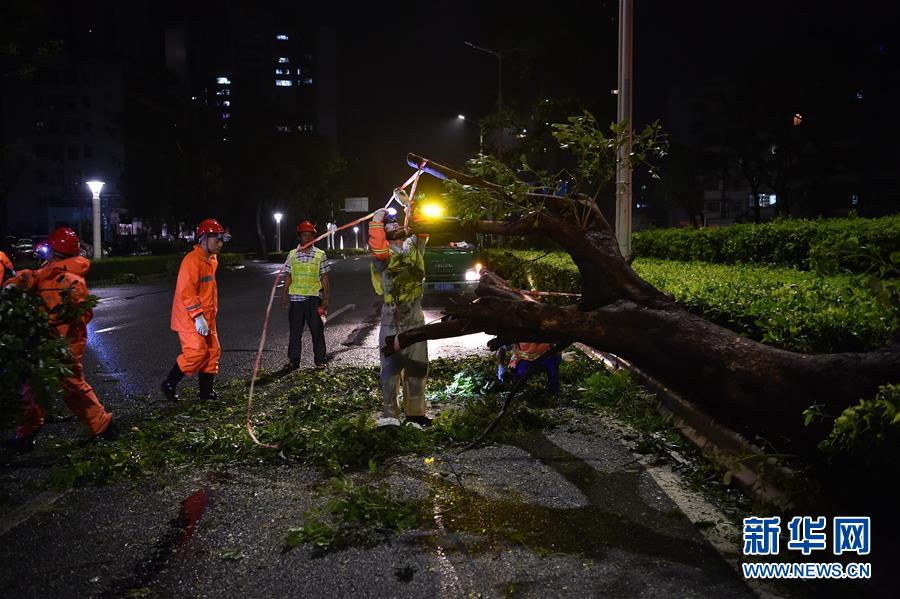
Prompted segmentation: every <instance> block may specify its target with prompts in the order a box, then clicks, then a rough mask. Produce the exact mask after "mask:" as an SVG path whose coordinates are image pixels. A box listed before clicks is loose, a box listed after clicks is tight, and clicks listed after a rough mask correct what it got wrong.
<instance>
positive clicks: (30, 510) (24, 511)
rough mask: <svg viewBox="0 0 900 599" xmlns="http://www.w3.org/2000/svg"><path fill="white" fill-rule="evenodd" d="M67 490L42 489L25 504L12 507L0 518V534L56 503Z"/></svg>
mask: <svg viewBox="0 0 900 599" xmlns="http://www.w3.org/2000/svg"><path fill="white" fill-rule="evenodd" d="M68 492H69V490H68V489H67V490H65V491H44V492H43V493H41V494H40V495H38V496H37V497H35V498H34V499H32V500H30V501H29V502H28V503H26V504H25V505H23V506H21V507H18V508H16V509H14V510H13V511H12V512H10V513H9V514H7V515H6V517H5V518H3V519H2V520H0V536H3V535H5V534H6V533H8V532H9V531H10V530H12V529H13V528H15V527H17V526H18V525H20V524H22V523H23V522H26V521H27V520H28V519H29V518H31V517H32V516H33V515H35V514H36V513H38V512H40V511H43V510H46V509H47V508H49V507H50V506H51V505H53V504H54V503H56V500H57V499H59V498H60V497H62V496H63V495H66V494H67V493H68Z"/></svg>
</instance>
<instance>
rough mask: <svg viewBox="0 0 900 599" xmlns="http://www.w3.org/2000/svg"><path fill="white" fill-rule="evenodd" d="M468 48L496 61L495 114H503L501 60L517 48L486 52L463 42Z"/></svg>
mask: <svg viewBox="0 0 900 599" xmlns="http://www.w3.org/2000/svg"><path fill="white" fill-rule="evenodd" d="M463 43H464V44H465V45H467V46H468V47H470V48H472V49H474V50H480V51H481V52H487V53H488V54H490V55H491V56H493V57H494V58H496V59H497V114H500V113H501V112H503V58H504V57H506V56H509V55H510V54H512V53H513V52H515V51H516V50H517V49H518V48H512V49H511V50H488V49H487V48H482V47H481V46H476V45H475V44H473V43H472V42H463Z"/></svg>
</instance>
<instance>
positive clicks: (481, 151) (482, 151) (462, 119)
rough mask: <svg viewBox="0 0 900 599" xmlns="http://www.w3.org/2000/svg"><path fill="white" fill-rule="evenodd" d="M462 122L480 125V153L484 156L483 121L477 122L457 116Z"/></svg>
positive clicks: (463, 116)
mask: <svg viewBox="0 0 900 599" xmlns="http://www.w3.org/2000/svg"><path fill="white" fill-rule="evenodd" d="M456 118H457V119H459V120H460V121H467V122H470V123H475V124H476V125H478V153H479V154H484V125H482V124H481V121H476V120H475V119H469V118H466V115H464V114H459V115H457V116H456Z"/></svg>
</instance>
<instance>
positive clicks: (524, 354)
mask: <svg viewBox="0 0 900 599" xmlns="http://www.w3.org/2000/svg"><path fill="white" fill-rule="evenodd" d="M550 347H551V344H550V343H530V342H519V343H516V347H515V349H513V352H512V357H511V358H510V360H509V367H510V368H515V367H516V364H518V363H519V361H520V360H527V361H528V362H534V361H535V360H537V359H539V358H541V357H542V356H543V355H544V354H545V353H546V352H547V350H548V349H550Z"/></svg>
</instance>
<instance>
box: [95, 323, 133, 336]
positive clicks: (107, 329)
mask: <svg viewBox="0 0 900 599" xmlns="http://www.w3.org/2000/svg"><path fill="white" fill-rule="evenodd" d="M133 325H134V323H133V322H128V323H125V324H120V325H116V326H114V327H107V328H105V329H99V330H97V331H94V334H97V333H108V332H110V331H115V330H117V329H124V328H125V327H130V326H133Z"/></svg>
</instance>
